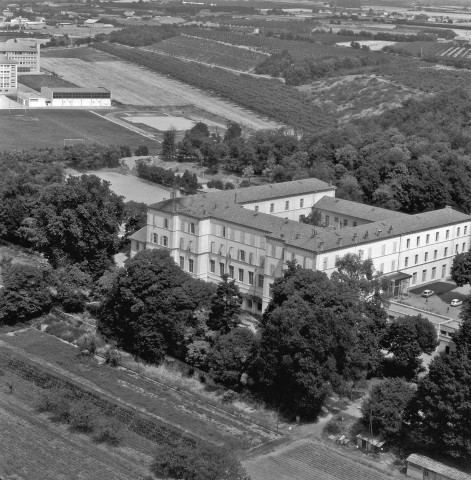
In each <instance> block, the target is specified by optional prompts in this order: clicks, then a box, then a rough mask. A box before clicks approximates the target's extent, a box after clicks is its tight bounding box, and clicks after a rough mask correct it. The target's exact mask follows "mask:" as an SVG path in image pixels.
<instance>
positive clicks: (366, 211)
mask: <svg viewBox="0 0 471 480" xmlns="http://www.w3.org/2000/svg"><path fill="white" fill-rule="evenodd" d="M313 208H317V209H319V210H328V211H329V212H333V213H338V214H339V215H340V214H343V215H348V216H350V217H355V218H361V219H363V220H370V221H371V222H376V221H378V220H385V219H386V218H395V217H397V218H399V217H408V216H409V215H407V214H406V213H402V212H397V211H395V210H388V209H386V208H379V207H375V206H372V205H366V204H365V203H357V202H352V201H350V200H343V199H341V198H335V197H327V196H324V197H322V198H321V199H320V200H319V201H318V202H317V203H316V204H315V205H313Z"/></svg>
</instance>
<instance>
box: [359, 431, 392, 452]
mask: <svg viewBox="0 0 471 480" xmlns="http://www.w3.org/2000/svg"><path fill="white" fill-rule="evenodd" d="M356 439H357V447H358V448H361V449H362V450H366V451H367V452H372V453H381V452H382V451H383V447H384V444H385V443H386V440H383V439H382V438H381V437H372V436H370V435H363V434H361V433H359V434H358V435H357V436H356Z"/></svg>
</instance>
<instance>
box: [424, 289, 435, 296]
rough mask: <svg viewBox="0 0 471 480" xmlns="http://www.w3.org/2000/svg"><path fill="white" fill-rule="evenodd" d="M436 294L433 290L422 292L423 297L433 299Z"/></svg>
mask: <svg viewBox="0 0 471 480" xmlns="http://www.w3.org/2000/svg"><path fill="white" fill-rule="evenodd" d="M434 293H435V292H434V291H433V290H424V291H423V292H422V297H431V296H432V295H433V294H434Z"/></svg>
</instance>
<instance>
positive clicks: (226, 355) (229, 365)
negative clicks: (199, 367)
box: [206, 327, 257, 387]
mask: <svg viewBox="0 0 471 480" xmlns="http://www.w3.org/2000/svg"><path fill="white" fill-rule="evenodd" d="M256 344H257V341H256V337H255V334H254V333H253V332H252V331H251V330H249V329H248V328H245V327H238V328H234V329H233V330H231V331H230V332H229V333H227V334H225V335H219V336H218V337H217V338H216V340H215V341H214V344H213V346H212V348H211V349H210V351H209V353H208V354H207V356H206V367H207V368H208V369H209V371H210V373H211V374H212V375H213V377H214V378H215V379H216V381H218V382H221V383H224V384H225V385H227V386H229V387H237V386H238V385H239V381H240V377H241V375H242V373H244V371H245V370H246V369H247V368H248V364H249V360H250V358H251V357H252V354H253V351H254V349H255V346H256Z"/></svg>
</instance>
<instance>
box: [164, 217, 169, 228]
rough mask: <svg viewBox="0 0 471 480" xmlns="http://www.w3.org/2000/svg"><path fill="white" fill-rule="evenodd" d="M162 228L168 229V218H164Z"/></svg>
mask: <svg viewBox="0 0 471 480" xmlns="http://www.w3.org/2000/svg"><path fill="white" fill-rule="evenodd" d="M164 228H168V218H164Z"/></svg>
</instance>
